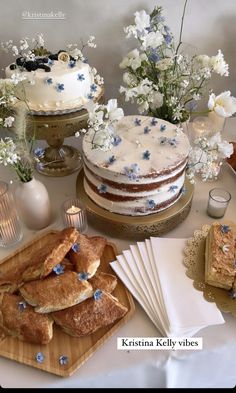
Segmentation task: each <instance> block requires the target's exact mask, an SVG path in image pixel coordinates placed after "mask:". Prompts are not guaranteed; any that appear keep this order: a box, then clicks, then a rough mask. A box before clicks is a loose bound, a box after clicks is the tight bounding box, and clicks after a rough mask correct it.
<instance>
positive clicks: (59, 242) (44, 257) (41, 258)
mask: <svg viewBox="0 0 236 393" xmlns="http://www.w3.org/2000/svg"><path fill="white" fill-rule="evenodd" d="M77 235H78V232H77V230H76V229H75V228H65V229H63V231H61V232H60V233H58V234H56V235H55V237H54V238H53V239H52V241H51V242H50V243H49V244H48V245H47V247H46V249H42V250H40V251H37V253H36V254H35V255H34V256H33V257H32V263H31V266H29V267H28V268H27V269H26V270H25V271H24V272H23V275H22V281H24V282H26V281H31V280H37V279H39V278H43V277H46V276H48V275H49V274H50V273H51V271H52V269H53V268H54V267H55V266H56V265H57V264H58V263H60V262H61V261H62V260H63V259H64V257H65V255H66V254H67V252H68V251H69V250H70V249H71V247H72V245H73V244H74V243H75V242H76V239H77Z"/></svg>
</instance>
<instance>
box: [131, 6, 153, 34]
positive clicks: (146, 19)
mask: <svg viewBox="0 0 236 393" xmlns="http://www.w3.org/2000/svg"><path fill="white" fill-rule="evenodd" d="M134 15H135V19H134V20H135V24H136V28H137V30H138V31H140V32H143V30H145V29H146V28H147V27H149V26H150V15H148V14H147V13H146V11H144V10H142V11H139V12H138V11H137V12H135V14H134Z"/></svg>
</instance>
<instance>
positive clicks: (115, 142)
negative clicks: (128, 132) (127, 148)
mask: <svg viewBox="0 0 236 393" xmlns="http://www.w3.org/2000/svg"><path fill="white" fill-rule="evenodd" d="M121 140H122V139H121V137H120V136H119V135H115V136H114V138H113V145H114V146H118V145H119V144H120V143H121Z"/></svg>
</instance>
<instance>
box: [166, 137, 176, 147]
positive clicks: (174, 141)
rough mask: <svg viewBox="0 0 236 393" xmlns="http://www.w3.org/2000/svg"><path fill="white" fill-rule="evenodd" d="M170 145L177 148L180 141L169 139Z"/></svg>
mask: <svg viewBox="0 0 236 393" xmlns="http://www.w3.org/2000/svg"><path fill="white" fill-rule="evenodd" d="M168 143H169V145H171V146H174V147H176V146H177V144H178V141H177V140H176V139H175V138H169V139H168Z"/></svg>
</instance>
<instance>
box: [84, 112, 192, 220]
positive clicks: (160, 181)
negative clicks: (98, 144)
mask: <svg viewBox="0 0 236 393" xmlns="http://www.w3.org/2000/svg"><path fill="white" fill-rule="evenodd" d="M93 135H94V133H93V132H89V133H88V134H86V135H85V137H84V140H83V154H84V172H85V180H84V187H85V191H86V193H87V194H88V195H89V197H90V198H91V199H92V200H93V201H94V202H95V203H96V204H97V205H99V206H101V207H103V208H105V209H107V210H110V211H112V212H114V213H120V214H125V215H145V214H152V213H154V212H157V211H161V210H163V209H166V208H167V207H169V206H171V205H172V204H173V203H175V202H176V200H177V199H178V197H179V196H180V195H181V190H182V188H183V184H184V179H185V168H186V164H187V157H188V152H189V148H190V145H189V141H188V138H187V137H186V135H185V134H184V133H183V132H182V131H181V130H179V128H178V127H177V126H176V125H173V124H170V123H168V122H166V121H163V120H159V119H153V118H150V117H144V116H138V117H137V116H126V117H124V118H123V119H122V120H120V121H119V122H118V123H117V124H116V126H115V140H114V144H113V147H112V149H111V150H109V151H105V152H104V151H102V150H99V149H92V144H91V141H92V138H93Z"/></svg>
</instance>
